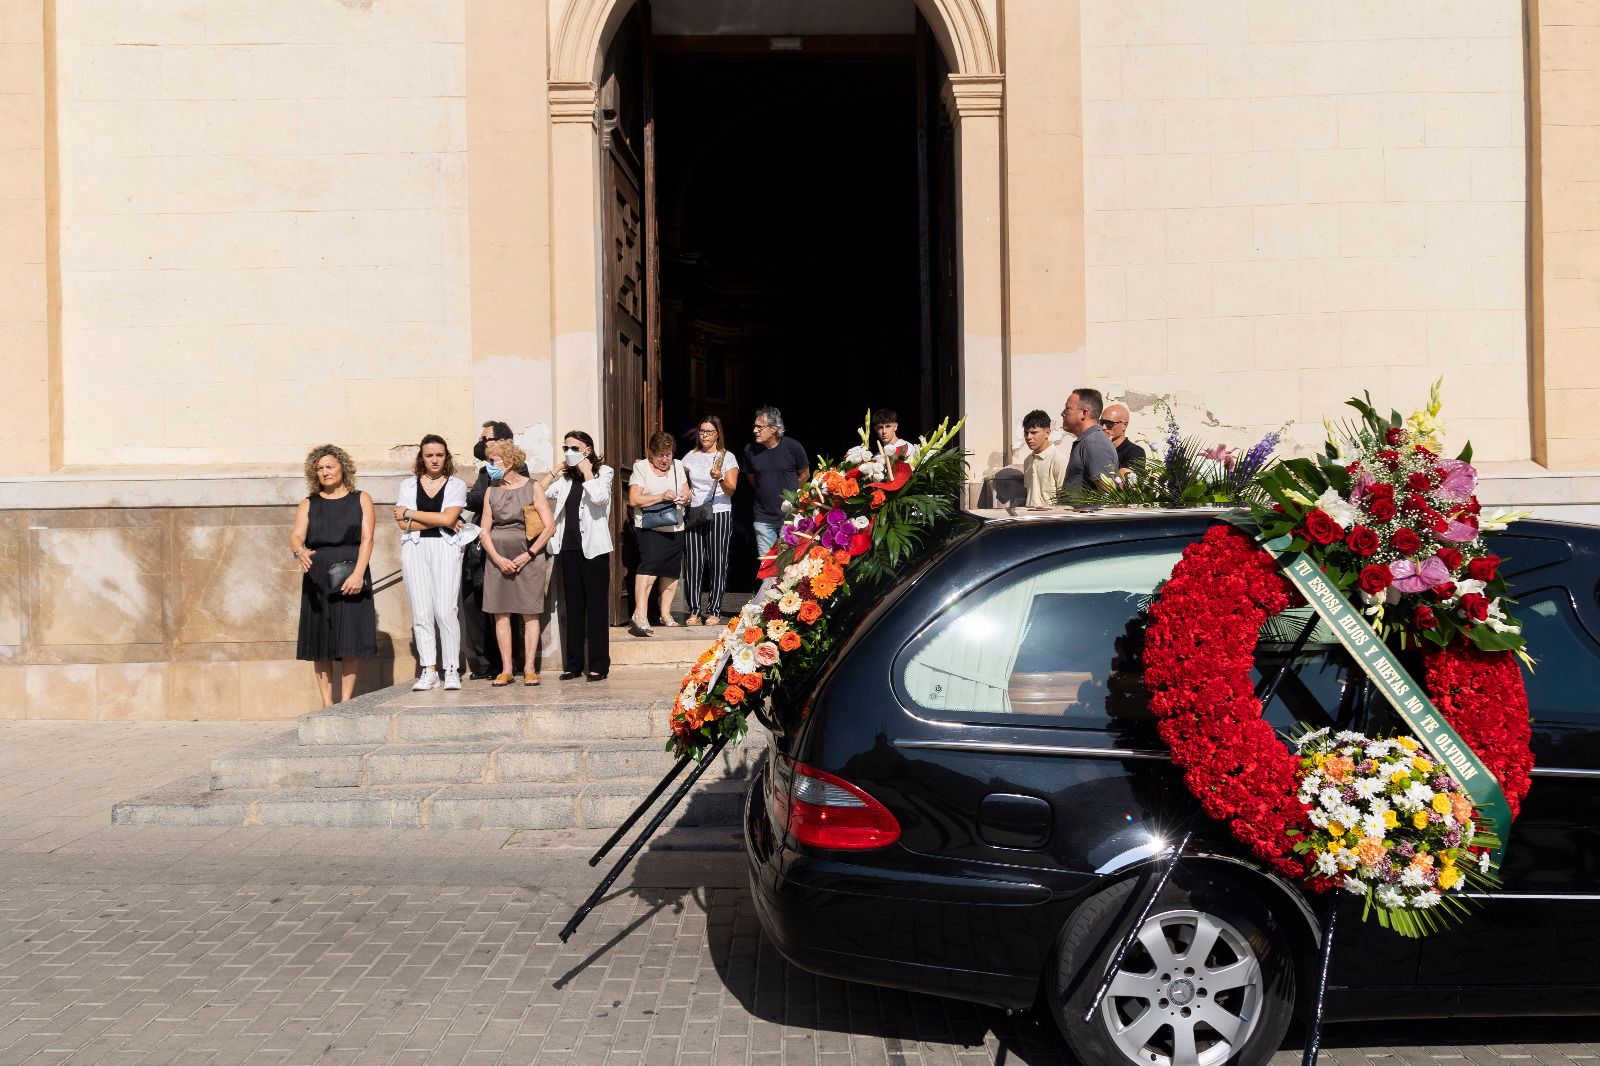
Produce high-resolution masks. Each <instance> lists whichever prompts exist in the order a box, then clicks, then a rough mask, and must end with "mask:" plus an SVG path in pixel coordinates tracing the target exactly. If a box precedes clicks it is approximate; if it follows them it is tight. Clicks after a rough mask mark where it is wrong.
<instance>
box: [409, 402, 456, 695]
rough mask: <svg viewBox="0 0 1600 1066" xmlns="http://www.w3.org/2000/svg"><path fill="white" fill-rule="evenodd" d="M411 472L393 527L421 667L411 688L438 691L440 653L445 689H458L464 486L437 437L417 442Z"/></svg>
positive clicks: (445, 447)
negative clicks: (396, 531)
mask: <svg viewBox="0 0 1600 1066" xmlns="http://www.w3.org/2000/svg"><path fill="white" fill-rule="evenodd" d="M413 469H414V471H415V473H414V474H413V476H411V477H408V478H406V479H405V480H404V481H402V482H401V483H400V492H399V494H398V495H397V496H396V499H395V505H394V520H395V524H396V525H397V526H399V527H400V573H401V576H402V577H404V579H405V583H406V598H407V599H408V600H410V601H411V633H412V637H413V639H414V640H415V641H416V645H417V663H418V664H419V665H420V666H421V667H422V674H421V676H420V677H418V678H417V683H416V684H414V685H412V686H411V689H412V691H413V692H422V691H425V690H427V689H431V688H438V687H439V685H440V678H439V669H438V667H439V663H440V660H441V655H440V652H441V651H442V652H443V656H442V658H443V663H444V680H443V684H444V687H445V688H447V689H459V688H460V687H461V672H460V664H461V622H460V619H459V618H458V617H457V614H456V601H457V599H458V597H459V595H460V592H461V545H460V543H459V542H458V540H457V538H456V537H455V536H454V534H455V531H456V529H457V527H458V526H459V525H460V522H461V511H462V509H463V508H465V507H466V505H467V485H466V482H464V481H462V480H461V479H460V478H458V477H456V476H455V460H454V459H453V457H452V456H451V455H450V448H449V445H447V444H445V441H444V438H443V437H441V436H439V435H438V434H437V433H429V434H428V435H427V436H426V437H423V438H422V442H421V444H420V445H418V447H417V462H416V466H415V467H414V468H413ZM436 628H437V631H438V636H437V639H435V629H436ZM440 645H443V647H442V648H441V647H440Z"/></svg>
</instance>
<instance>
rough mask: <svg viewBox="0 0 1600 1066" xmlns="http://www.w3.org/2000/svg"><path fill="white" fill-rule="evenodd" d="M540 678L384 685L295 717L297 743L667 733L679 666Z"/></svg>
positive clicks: (566, 738)
mask: <svg viewBox="0 0 1600 1066" xmlns="http://www.w3.org/2000/svg"><path fill="white" fill-rule="evenodd" d="M543 676H544V677H545V678H547V679H548V680H545V681H544V683H543V684H541V685H539V686H538V687H537V688H527V687H524V686H523V685H521V684H516V685H508V686H506V687H504V688H495V687H493V686H492V685H490V684H489V683H488V682H486V681H469V682H467V683H466V684H465V686H464V687H463V688H461V689H460V690H459V691H455V692H446V691H444V690H443V689H431V690H429V691H427V692H410V691H406V690H403V689H402V690H399V692H398V694H397V693H396V691H395V690H392V689H386V690H384V691H382V692H377V693H371V694H369V695H367V696H362V697H359V698H357V699H354V700H351V701H350V702H349V703H342V704H338V705H336V706H334V707H329V708H327V709H326V710H321V711H313V712H311V713H310V714H305V715H302V716H301V717H300V720H299V738H300V743H301V744H302V745H308V746H309V745H323V744H329V745H344V746H349V745H369V746H376V745H382V744H391V743H410V744H438V743H475V742H485V741H535V740H547V741H579V740H589V739H597V740H638V739H645V738H650V737H658V738H660V741H661V743H663V744H664V743H665V741H666V737H667V734H668V728H667V716H668V712H669V711H670V710H671V708H672V701H673V700H674V699H675V698H676V696H677V691H678V684H679V682H681V681H682V680H683V671H682V670H681V669H679V668H678V667H675V666H666V665H653V666H629V667H616V668H613V670H612V672H611V676H610V677H608V678H607V679H606V680H605V681H601V682H588V681H583V680H573V681H559V680H557V679H556V675H554V674H549V673H546V674H545V675H543Z"/></svg>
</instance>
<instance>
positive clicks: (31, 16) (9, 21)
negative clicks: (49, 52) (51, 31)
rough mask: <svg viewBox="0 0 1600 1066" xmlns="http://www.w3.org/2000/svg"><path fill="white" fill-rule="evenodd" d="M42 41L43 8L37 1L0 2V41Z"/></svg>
mask: <svg viewBox="0 0 1600 1066" xmlns="http://www.w3.org/2000/svg"><path fill="white" fill-rule="evenodd" d="M43 40H44V7H43V5H41V4H40V3H39V2H38V0H0V41H18V42H23V43H32V44H38V43H39V42H41V41H43Z"/></svg>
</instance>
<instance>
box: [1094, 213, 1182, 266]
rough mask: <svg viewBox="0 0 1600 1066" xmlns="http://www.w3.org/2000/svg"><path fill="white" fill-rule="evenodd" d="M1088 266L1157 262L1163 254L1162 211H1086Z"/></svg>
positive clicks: (1165, 247) (1163, 222)
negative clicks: (1087, 212)
mask: <svg viewBox="0 0 1600 1066" xmlns="http://www.w3.org/2000/svg"><path fill="white" fill-rule="evenodd" d="M1083 246H1084V261H1085V262H1086V263H1087V264H1088V265H1089V266H1115V265H1118V264H1125V263H1159V262H1162V261H1163V260H1164V259H1165V258H1166V255H1167V224H1166V213H1165V212H1164V211H1153V210H1145V211H1090V212H1089V217H1088V220H1087V225H1086V227H1085V230H1084V240H1083Z"/></svg>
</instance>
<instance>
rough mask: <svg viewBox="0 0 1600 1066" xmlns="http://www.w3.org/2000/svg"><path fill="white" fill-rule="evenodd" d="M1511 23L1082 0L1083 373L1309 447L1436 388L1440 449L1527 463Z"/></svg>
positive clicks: (1213, 431) (1512, 17) (1286, 6)
mask: <svg viewBox="0 0 1600 1066" xmlns="http://www.w3.org/2000/svg"><path fill="white" fill-rule="evenodd" d="M1522 19H1523V10H1522V4H1521V3H1520V2H1518V0H1430V2H1425V3H1400V4H1396V3H1391V2H1388V0H1355V2H1351V0H1305V2H1296V3H1283V2H1281V0H1165V2H1154V0H1084V3H1083V35H1084V77H1083V86H1084V104H1083V107H1084V126H1085V132H1084V156H1085V163H1084V166H1085V177H1084V184H1085V201H1086V212H1087V222H1086V239H1085V245H1086V251H1085V254H1086V261H1087V264H1088V268H1087V306H1088V318H1089V324H1088V347H1089V370H1090V374H1091V377H1092V379H1093V380H1094V381H1095V382H1096V383H1097V384H1100V385H1101V386H1103V387H1105V388H1108V389H1109V390H1110V391H1112V392H1113V393H1116V394H1120V393H1123V392H1128V393H1131V394H1134V395H1135V400H1136V402H1135V407H1136V408H1137V407H1138V406H1140V404H1139V403H1138V401H1137V397H1138V394H1143V395H1145V396H1154V395H1160V394H1163V393H1177V394H1178V395H1179V396H1180V397H1181V398H1182V399H1183V400H1184V401H1185V406H1187V407H1188V408H1189V409H1190V411H1191V413H1193V414H1196V415H1201V414H1202V413H1203V414H1208V415H1209V416H1210V418H1209V420H1208V421H1209V425H1210V427H1211V428H1207V429H1206V433H1207V434H1208V435H1215V436H1217V437H1219V438H1226V439H1229V440H1230V441H1232V442H1235V443H1237V442H1239V441H1242V440H1243V439H1245V438H1249V437H1252V436H1257V435H1259V434H1260V433H1261V432H1263V431H1265V430H1267V429H1270V428H1274V427H1276V426H1277V425H1278V424H1280V423H1281V422H1282V421H1283V420H1284V419H1289V418H1292V419H1295V420H1296V422H1297V423H1298V425H1297V426H1296V428H1295V431H1294V432H1295V437H1296V440H1297V441H1298V442H1299V443H1300V444H1301V445H1302V446H1314V445H1315V444H1316V443H1317V442H1318V441H1319V440H1320V438H1321V432H1322V431H1321V420H1322V418H1323V416H1324V415H1333V416H1335V417H1338V416H1339V413H1340V412H1339V404H1340V403H1341V401H1342V400H1343V398H1344V397H1346V396H1348V395H1350V393H1351V392H1352V390H1359V389H1362V388H1367V389H1371V390H1372V392H1373V394H1374V395H1375V396H1377V397H1381V398H1383V399H1384V400H1385V401H1390V400H1392V402H1393V403H1395V404H1396V405H1401V406H1404V407H1405V408H1406V409H1407V410H1409V409H1411V407H1413V406H1415V405H1416V404H1418V403H1419V402H1421V401H1422V400H1424V399H1425V398H1426V395H1427V386H1428V383H1429V382H1431V381H1432V380H1433V379H1435V378H1437V377H1438V376H1440V375H1441V374H1444V375H1445V378H1446V381H1445V397H1446V401H1447V404H1448V408H1447V415H1448V416H1449V417H1450V420H1451V433H1452V437H1456V438H1466V437H1471V438H1472V440H1473V441H1474V443H1475V445H1476V446H1477V454H1478V456H1479V457H1480V458H1481V459H1485V460H1517V459H1526V458H1528V457H1529V455H1530V429H1529V396H1528V376H1529V375H1528V367H1529V364H1528V343H1527V321H1526V276H1525V274H1526V258H1525V256H1526V236H1525V224H1526V223H1525V212H1526V210H1527V203H1526V200H1527V196H1526V181H1527V175H1526V164H1525V158H1524V153H1525V144H1524V117H1523V109H1524V105H1525V94H1524V52H1523V28H1522ZM1485 382H1492V383H1493V387H1491V388H1485V387H1483V384H1484V383H1485ZM1136 421H1137V418H1136ZM1145 428H1147V429H1148V428H1150V426H1149V424H1148V423H1146V427H1145ZM1190 428H1191V429H1192V430H1198V429H1199V428H1200V425H1199V424H1198V423H1193V424H1191V426H1190Z"/></svg>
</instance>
